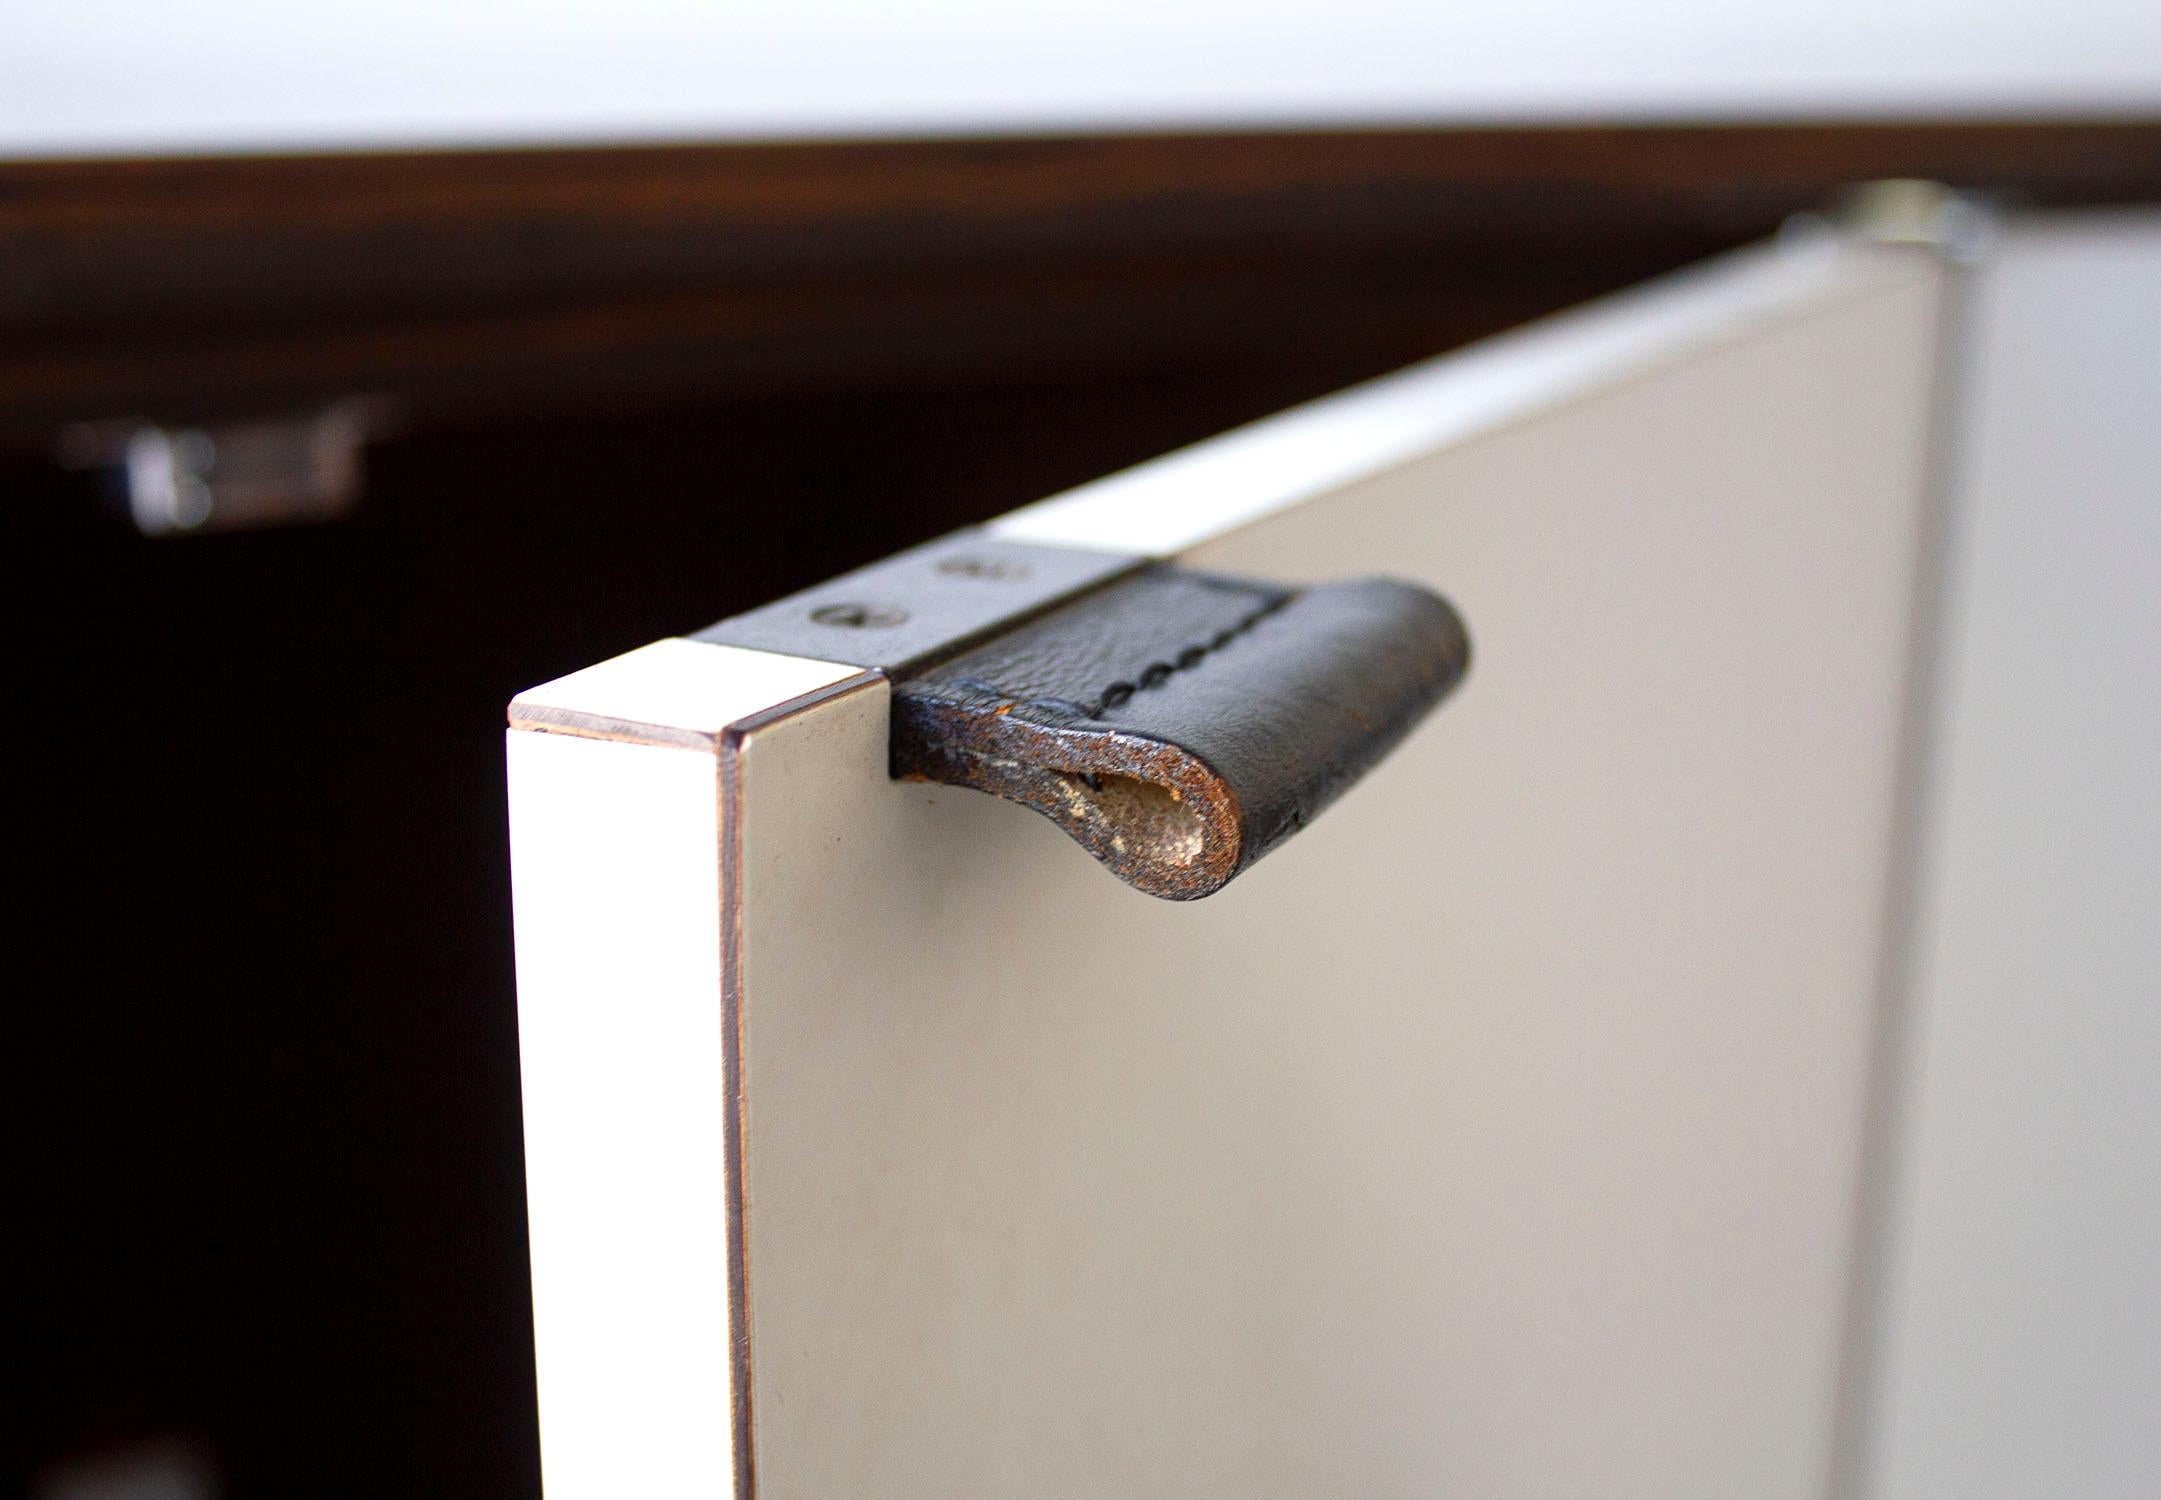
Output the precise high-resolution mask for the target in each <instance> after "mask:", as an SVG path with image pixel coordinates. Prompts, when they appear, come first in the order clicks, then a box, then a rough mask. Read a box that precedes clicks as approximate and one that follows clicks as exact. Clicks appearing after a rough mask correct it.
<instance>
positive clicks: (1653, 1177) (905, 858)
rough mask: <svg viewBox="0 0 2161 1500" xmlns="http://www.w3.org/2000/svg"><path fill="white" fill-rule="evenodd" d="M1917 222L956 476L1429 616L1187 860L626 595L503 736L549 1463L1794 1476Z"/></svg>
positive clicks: (1847, 1270) (1921, 394)
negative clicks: (1401, 728)
mask: <svg viewBox="0 0 2161 1500" xmlns="http://www.w3.org/2000/svg"><path fill="white" fill-rule="evenodd" d="M1951 274H1952V273H1951V272H1949V271H1948V270H1947V267H1946V263H1945V261H1944V260H1943V259H1942V258H1941V257H1940V256H1939V255H1938V254H1937V253H1936V252H1935V251H1933V250H1931V249H1929V248H1927V247H1925V246H1919V245H1887V244H1881V243H1872V242H1866V241H1862V240H1831V239H1827V238H1805V239H1802V240H1800V241H1798V242H1795V243H1791V244H1788V245H1786V246H1785V247H1784V248H1780V247H1776V246H1773V247H1765V248H1763V249H1759V250H1754V251H1749V252H1746V253H1743V254H1740V255H1737V256H1735V257H1732V258H1730V259H1728V260H1725V261H1721V262H1718V263H1715V264H1712V265H1709V266H1706V267H1703V268H1701V269H1698V270H1696V271H1692V272H1690V273H1687V274H1684V275H1681V276H1678V277H1675V278H1673V279H1671V280H1670V281H1667V282H1663V283H1660V284H1657V285H1654V286H1652V287H1649V288H1647V289H1645V290H1643V291H1640V292H1637V293H1633V294H1630V295H1627V296H1623V297H1620V298H1617V299H1614V300H1612V301H1610V302H1606V303H1602V304H1598V305H1595V306H1593V307H1591V308H1588V309H1586V310H1584V311H1582V312H1580V313H1576V314H1572V315H1569V316H1565V317H1562V318H1559V319H1555V320H1552V321H1550V322H1548V323H1544V324H1541V325H1537V326H1535V327H1532V328H1530V329H1527V330H1525V331H1523V332H1521V333H1518V334H1514V335H1511V336H1508V337H1505V338H1501V339H1498V340H1494V341H1492V342H1490V343H1487V344H1483V345H1480V346H1476V347H1473V348H1471V349H1468V350H1465V351H1463V352H1460V353H1457V354H1452V355H1449V356H1447V357H1445V358H1443V359H1440V360H1437V361H1435V362H1433V363H1431V364H1429V365H1426V366H1422V367H1419V368H1416V369H1413V370H1410V371H1407V372H1405V373H1403V374H1401V375H1398V376H1395V377H1392V378H1390V379H1388V380H1384V381H1381V382H1378V383H1376V384H1374V385H1372V386H1369V387H1364V388H1361V389H1359V390H1355V391H1352V392H1348V393H1346V394H1344V395H1342V396H1338V397H1335V398H1332V399H1330V400H1327V401H1323V402H1320V403H1317V404H1315V405H1313V406H1311V407H1308V408H1304V409H1301V410H1299V411H1296V412H1292V413H1289V414H1286V415H1285V416H1283V417H1280V418H1277V419H1274V420H1272V421H1270V422H1265V423H1261V424H1258V425H1256V426H1254V427H1252V428H1249V429H1246V430H1243V431H1241V432H1237V433H1233V434H1230V435H1228V436H1226V437H1224V438H1222V439H1219V440H1217V441H1215V442H1211V443H1207V444H1203V445H1200V446H1199V447H1196V448H1193V449H1190V450H1187V451H1185V452H1182V453H1179V454H1174V455H1172V456H1170V457H1168V458H1165V459H1163V460H1161V461H1159V462H1156V463H1153V464H1149V465H1146V466H1143V467H1142V468H1139V469H1136V470H1133V471H1131V472H1128V473H1126V474H1122V475H1118V476H1114V477H1112V478H1110V479H1107V480H1104V481H1102V482H1100V483H1098V484H1095V485H1091V486H1089V487H1086V488H1084V489H1082V490H1079V491H1076V492H1074V493H1071V494H1068V495H1065V496H1061V497H1058V498H1055V499H1053V500H1050V501H1047V502H1045V503H1044V504H1042V505H1039V506H1035V507H1031V508H1029V509H1026V510H1023V511H1020V512H1018V513H1016V514H1013V515H1011V516H1008V517H1005V518H1004V519H1002V520H1000V521H998V522H995V523H993V524H992V526H991V527H990V528H989V531H990V534H991V535H993V536H996V537H999V538H1004V539H1008V540H1015V541H1022V542H1029V543H1036V544H1049V545H1056V546H1072V547H1084V548H1092V549H1099V550H1107V551H1130V552H1139V553H1144V554H1148V555H1151V556H1161V557H1170V558H1177V559H1180V560H1186V561H1192V562H1197V563H1201V564H1204V565H1206V566H1209V567H1213V568H1221V569H1225V570H1232V571H1238V572H1244V573H1251V574H1257V575H1261V576H1266V577H1272V578H1279V579H1286V580H1296V581H1304V580H1316V581H1317V580H1326V579H1331V578H1337V577H1344V576H1350V575H1357V574H1369V573H1387V574H1394V575H1396V576H1400V577H1403V578H1407V579H1411V580H1415V581H1418V582H1422V583H1425V584H1428V585H1431V586H1432V587H1434V588H1436V589H1438V590H1440V591H1441V592H1443V593H1445V594H1446V595H1447V596H1449V597H1450V598H1451V599H1452V600H1453V601H1454V602H1455V603H1456V604H1457V606H1458V607H1459V608H1460V609H1461V611H1462V613H1463V615H1464V617H1465V618H1466V620H1467V621H1468V623H1469V626H1470V630H1471V633H1472V636H1473V639H1474V641H1475V643H1476V657H1475V664H1474V665H1473V667H1472V669H1471V675H1470V677H1469V679H1468V681H1467V682H1466V684H1465V685H1464V686H1463V687H1462V688H1461V689H1460V690H1459V691H1458V693H1457V694H1456V696H1455V697H1454V698H1453V699H1452V700H1451V701H1450V702H1448V703H1447V704H1446V705H1444V706H1443V707H1442V708H1441V709H1440V710H1439V711H1438V712H1437V713H1436V714H1435V715H1434V716H1433V717H1432V718H1431V719H1430V720H1428V721H1427V722H1426V723H1425V725H1424V726H1423V727H1421V728H1420V729H1419V730H1418V731H1417V732H1416V733H1415V734H1414V735H1413V736H1412V737H1411V738H1410V739H1409V740H1408V741H1407V742H1406V743H1405V744H1404V745H1403V746H1402V747H1401V748H1400V749H1399V750H1398V751H1397V752H1396V753H1395V754H1394V755H1393V756H1392V757H1391V758H1390V759H1389V760H1388V761H1386V762H1385V763H1383V764H1382V765H1381V766H1380V767H1379V768H1378V769H1377V770H1376V771H1374V772H1373V773H1372V774H1371V775H1370V776H1369V777H1368V778H1367V779H1366V781H1365V782H1364V783H1363V784H1361V785H1360V786H1358V787H1357V788H1355V789H1353V790H1352V791H1351V792H1350V794H1349V795H1348V796H1347V797H1346V798H1345V799H1344V800H1343V801H1342V802H1341V803H1340V804H1338V805H1337V806H1336V807H1334V808H1332V809H1331V810H1330V811H1329V812H1328V813H1327V815H1326V816H1325V817H1323V818H1322V819H1320V821H1319V822H1318V823H1316V824H1315V826H1313V827H1312V828H1311V829H1309V830H1307V831H1305V832H1304V833H1302V834H1300V835H1299V836H1298V837H1297V838H1296V839H1294V840H1293V841H1292V842H1291V843H1290V844H1288V845H1287V846H1286V847H1285V848H1283V849H1282V850H1281V851H1279V852H1277V853H1275V854H1273V855H1271V856H1270V857H1269V858H1268V859H1266V860H1265V861H1263V862H1262V863H1261V864H1260V865H1258V866H1257V867H1256V868H1254V869H1253V870H1251V871H1250V872H1248V873H1247V874H1244V875H1242V876H1240V877H1239V878H1238V879H1237V880H1236V881H1234V882H1233V883H1232V884H1231V886H1229V887H1228V888H1227V889H1226V890H1224V891H1223V892H1222V893H1220V894H1219V895H1216V896H1214V897H1211V898H1209V899H1207V900H1204V901H1200V902H1196V903H1183V904H1177V903H1169V902H1162V901H1156V900H1152V899H1150V898H1148V897H1146V896H1143V895H1140V894H1137V893H1136V892H1134V891H1132V890H1130V889H1128V888H1126V887H1125V886H1123V885H1121V884H1119V883H1118V882H1117V881H1115V880H1113V879H1112V878H1111V877H1110V876H1109V875H1107V874H1106V873H1105V872H1104V871H1102V870H1101V869H1099V868H1097V867H1096V866H1095V865H1093V864H1092V863H1091V862H1090V861H1089V860H1088V859H1087V858H1085V857H1084V856H1083V855H1082V854H1081V853H1080V852H1079V851H1078V850H1077V849H1075V848H1074V847H1073V846H1072V845H1071V844H1070V843H1069V842H1068V841H1067V840H1066V839H1065V838H1064V837H1062V836H1061V835H1060V834H1059V833H1058V832H1057V831H1056V830H1055V829H1054V828H1053V827H1052V826H1051V825H1050V824H1049V823H1047V822H1045V821H1044V820H1042V819H1040V818H1038V817H1036V816H1035V815H1034V814H1032V813H1030V812H1028V811H1025V810H1023V809H1021V808H1019V807H1016V806H1012V805H1009V804H1006V803H1003V802H999V801H995V800H992V799H990V798H987V797H983V796H980V795H977V794H975V793H971V792H967V791H962V790H955V789H948V788H941V787H935V786H925V785H922V784H914V783H902V782H895V781H893V780H891V779H889V777H888V775H887V753H886V734H887V707H888V699H889V687H888V684H887V682H886V680H885V679H884V678H883V677H881V676H880V675H878V674H876V673H866V672H861V671H858V670H856V669H854V668H852V667H848V666H845V665H841V664H838V663H833V662H826V661H820V660H812V659H804V658H797V657H788V656H775V655H769V654H766V653H761V652H756V651H749V650H744V649H740V648H736V647H727V646H716V645H707V644H702V643H697V642H690V641H671V642H663V643H660V644H658V645H654V646H649V647H646V648H644V649H642V650H639V651H633V652H631V653H630V654H628V655H626V656H623V657H619V658H617V659H616V660H614V661H611V662H607V663H603V664H601V665H599V666H596V667H593V668H591V669H589V670H587V671H585V672H581V673H578V674H575V675H573V676H571V677H568V678H565V679H562V680H560V681H558V682H554V683H551V684H548V685H547V686H545V687H542V688H537V689H535V690H533V691H532V692H531V693H528V694H525V695H523V696H522V697H521V698H520V699H519V700H518V702H517V703H516V704H515V705H514V707H513V710H512V721H513V726H514V727H513V729H512V732H511V734H510V785H511V797H512V814H513V843H514V851H513V857H514V874H515V880H516V887H517V890H516V895H517V924H518V934H517V936H518V963H519V982H520V1006H521V1017H522V1028H523V1030H522V1036H523V1047H524V1067H525V1088H526V1099H525V1107H526V1118H527V1152H528V1174H529V1183H530V1195H531V1212H532V1229H533V1271H534V1285H535V1300H536V1319H537V1331H538V1341H539V1345H538V1347H539V1362H540V1370H539V1378H540V1412H541V1424H542V1447H543V1456H544V1463H545V1466H546V1473H547V1482H548V1488H549V1493H550V1495H551V1496H552V1497H553V1500H577V1497H580V1496H585V1495H609V1496H620V1495H623V1494H634V1493H635V1494H675V1495H724V1494H729V1493H731V1492H732V1493H738V1494H743V1495H748V1494H750V1493H751V1492H752V1491H753V1488H754V1489H755V1493H756V1494H757V1495H758V1496H759V1497H761V1500H796V1497H829V1496H838V1495H849V1496H870V1495H877V1496H937V1497H955V1496H1067V1495H1071V1496H1176V1497H1198V1496H1224V1497H1239V1500H1248V1497H1255V1496H1282V1497H1313V1496H1322V1495H1343V1496H1358V1497H1373V1496H1431V1495H1442V1494H1460V1495H1476V1496H1481V1497H1486V1500H1499V1497H1508V1496H1540V1497H1546V1496H1557V1495H1592V1494H1596V1495H1609V1496H1611V1495H1641V1496H1657V1497H1660V1500H1674V1497H1681V1496H1704V1497H1728V1496H1735V1495H1747V1496H1751V1497H1758V1500H1763V1497H1777V1496H1804V1495H1816V1494H1820V1493H1822V1492H1823V1491H1824V1489H1825V1487H1826V1485H1827V1484H1828V1483H1830V1480H1831V1475H1832V1473H1833V1470H1834V1468H1835V1466H1836V1465H1835V1455H1834V1449H1835V1448H1836V1446H1837V1438H1836V1434H1835V1432H1834V1428H1835V1427H1836V1425H1837V1423H1836V1413H1837V1411H1838V1407H1839V1402H1838V1393H1839V1390H1840V1388H1841V1383H1842V1381H1845V1380H1847V1379H1848V1378H1849V1377H1850V1375H1851V1373H1852V1372H1851V1371H1850V1370H1849V1368H1848V1366H1849V1363H1850V1361H1851V1360H1852V1358H1853V1353H1852V1349H1851V1347H1850V1346H1851V1344H1852V1340H1853V1330H1852V1329H1850V1328H1849V1308H1850V1307H1851V1306H1852V1305H1853V1298H1852V1287H1853V1284H1854V1282H1855V1280H1856V1278H1857V1275H1858V1272H1859V1267H1858V1265H1857V1254H1858V1251H1859V1248H1860V1236H1861V1233H1862V1224H1861V1222H1860V1221H1861V1219H1862V1218H1863V1217H1864V1216H1863V1215H1862V1214H1861V1213H1860V1211H1859V1208H1860V1205H1861V1203H1862V1201H1863V1196H1864V1177H1865V1174H1864V1172H1863V1161H1864V1156H1865V1155H1866V1154H1867V1152H1868V1149H1869V1142H1868V1139H1867V1131H1868V1126H1869V1122H1870V1119H1871V1102H1870V1101H1871V1077H1872V1066H1873V1063H1874V1058H1875V1053H1876V1050H1877V1047H1878V1034H1879V1018H1880V1016H1881V1014H1882V1009H1883V1004H1882V1002H1883V988H1884V985H1885V983H1886V975H1887V974H1889V973H1892V972H1893V969H1894V966H1893V965H1891V964H1890V963H1889V961H1888V958H1887V954H1888V953H1889V951H1890V949H1889V947H1888V945H1889V944H1891V943H1892V941H1893V938H1894V936H1895V934H1894V933H1893V931H1892V924H1891V923H1890V922H1889V920H1888V919H1887V916H1886V913H1887V912H1888V911H1891V910H1893V909H1895V908H1896V905H1897V903H1896V902H1894V901H1893V900H1892V899H1891V897H1892V895H1893V893H1894V891H1895V889H1896V887H1897V886H1898V884H1899V881H1900V879H1901V869H1902V855H1901V853H1900V849H1901V844H1902V839H1901V836H1900V833H1899V830H1900V829H1901V827H1902V826H1903V825H1902V819H1901V805H1902V797H1903V795H1904V791H1905V787H1906V783H1907V781H1908V779H1909V773H1910V764H1909V763H1910V760H1911V754H1910V746H1911V733H1910V731H1911V725H1910V723H1909V720H1910V717H1911V712H1912V710H1911V704H1912V702H1913V701H1914V700H1915V697H1916V695H1915V693H1914V686H1915V680H1914V667H1913V663H1914V662H1915V661H1916V660H1917V659H1918V657H1917V642H1918V640H1919V639H1920V638H1919V636H1918V634H1917V621H1919V620H1920V619H1922V618H1923V617H1924V614H1925V611H1924V609H1923V600H1922V598H1921V597H1920V596H1921V593H1922V591H1921V590H1920V589H1919V587H1918V586H1917V580H1918V579H1920V578H1921V577H1922V576H1923V574H1924V569H1923V567H1922V560H1923V557H1924V555H1925V553H1926V551H1927V548H1926V545H1925V538H1926V534H1927V532H1928V529H1929V526H1930V519H1929V518H1930V516H1931V515H1932V513H1933V509H1934V507H1933V504H1932V501H1931V498H1930V496H1931V489H1932V486H1933V484H1934V483H1935V475H1936V473H1937V469H1938V466H1937V463H1936V455H1935V452H1934V447H1935V443H1934V438H1935V431H1936V427H1937V424H1936V422H1935V418H1934V413H1935V412H1936V411H1937V409H1938V406H1939V396H1940V392H1939V389H1938V385H1939V379H1938V371H1939V368H1940V364H1941V360H1940V355H1941V351H1942V347H1943V344H1944V333H1943V330H1944V327H1945V319H1946V311H1945V310H1946V305H1947V285H1948V282H1949V280H1950V278H1951Z"/></svg>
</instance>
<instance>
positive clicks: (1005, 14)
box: [0, 0, 2161, 155]
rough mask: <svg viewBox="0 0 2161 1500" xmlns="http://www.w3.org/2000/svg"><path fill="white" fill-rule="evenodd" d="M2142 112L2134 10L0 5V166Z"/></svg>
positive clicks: (1805, 3) (2156, 32)
mask: <svg viewBox="0 0 2161 1500" xmlns="http://www.w3.org/2000/svg"><path fill="white" fill-rule="evenodd" d="M2155 108H2161V4H2156V3H2155V0H2056V3H2050V0H1875V3H1870V0H1754V3H1751V0H1738V3H1737V0H1637V3H1631V4H1618V5H1616V4H1604V3H1600V0H1479V3H1475V4H1473V3H1468V0H1455V3H1452V4H1451V3H1446V0H1439V3H1423V4H1422V3H1417V0H1330V3H1318V0H1304V3H1298V4H1289V5H1286V4H1280V3H1278V4H1270V3H1267V0H1193V3H1187V4H1177V3H1171V0H1086V3H1082V0H929V3H924V4H918V5H913V6H904V5H894V4H878V3H872V0H762V3H761V0H702V3H700V0H524V3H520V4H516V5H510V4H500V3H498V4H490V5H482V4H475V3H472V0H464V3H457V0H447V3H446V0H298V3H275V0H198V3H193V4H186V5H172V4H164V5H151V4H146V3H142V0H132V3H131V0H0V154H5V155H32V154H54V153H82V152H132V151H143V150H161V151H178V150H204V149H231V150H263V149H278V148H305V147H326V146H359V145H377V146H381V145H428V144H452V143H467V142H469V143H507V142H536V141H606V140H624V139H671V138H672V139H697V138H715V137H744V136H751V137H759V136H764V137H770V136H804V135H814V136H816V135H824V136H831V135H854V134H866V133H868V134H894V133H945V132H955V131H982V130H1014V129H1021V128H1029V129H1057V128H1070V127H1090V128H1106V127H1116V126H1125V127H1143V126H1167V125H1263V124H1285V123H1327V124H1354V123H1375V122H1389V121H1458V122H1461V121H1486V120H1491V121H1506V120H1524V119H1569V118H1584V117H1603V118H1613V117H1618V118H1646V117H1681V118H1700V117H1735V116H1738V117H1764V116H1838V115H1848V116H1850V115H1855V114H1865V115H1871V116H1874V115H1892V116H1913V115H1954V116H1975V115H1991V114H1997V115H2001V114H2020V115H2034V114H2046V115H2062V116H2077V115H2096V114H2112V113H2125V112H2132V111H2139V110H2146V111H2151V110H2153V109H2155Z"/></svg>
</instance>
